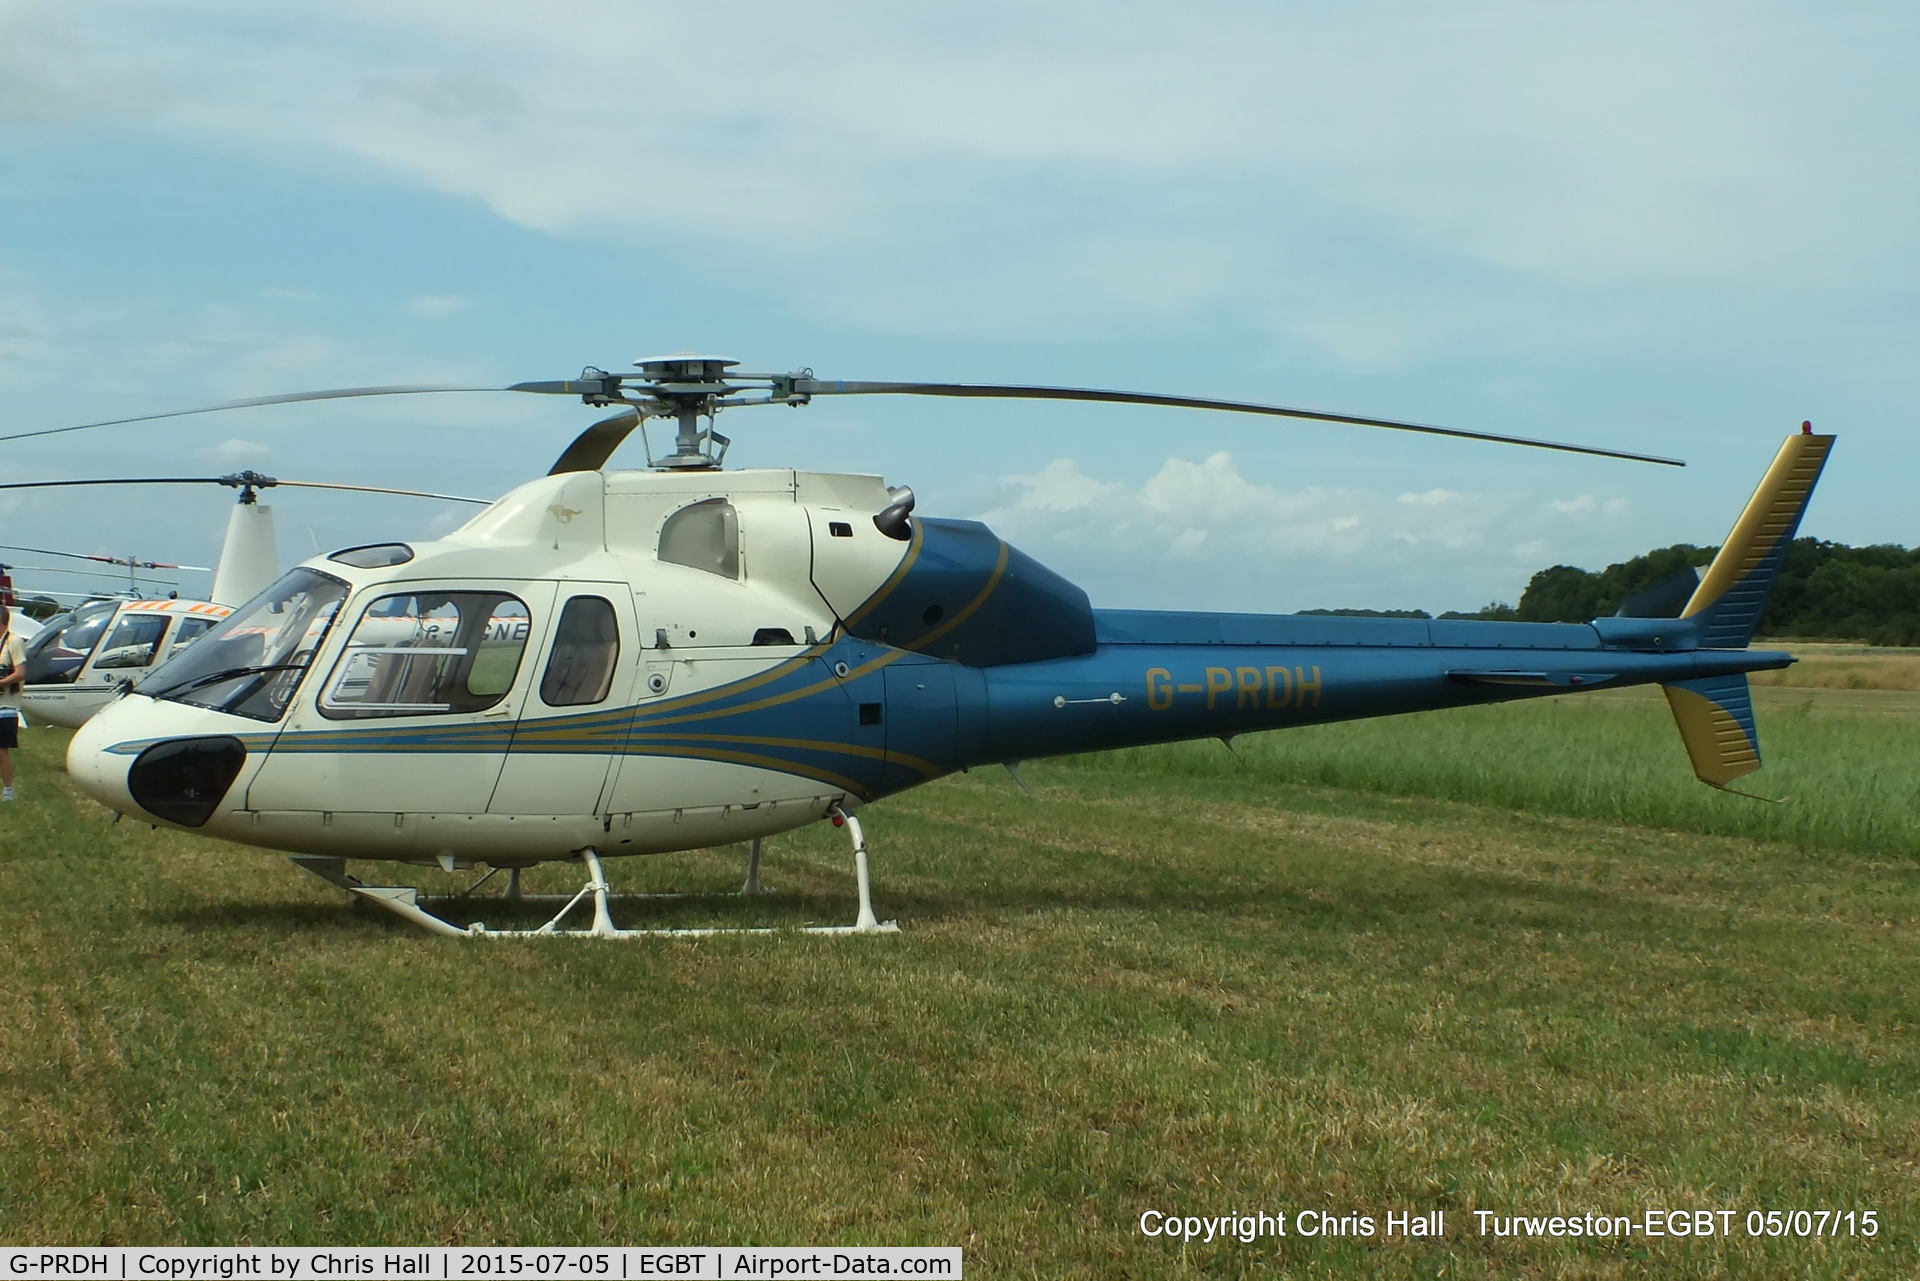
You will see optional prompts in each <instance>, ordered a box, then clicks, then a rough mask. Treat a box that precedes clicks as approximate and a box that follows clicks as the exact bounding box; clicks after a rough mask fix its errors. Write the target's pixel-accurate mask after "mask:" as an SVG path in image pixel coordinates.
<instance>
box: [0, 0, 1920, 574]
mask: <svg viewBox="0 0 1920 1281" xmlns="http://www.w3.org/2000/svg"><path fill="white" fill-rule="evenodd" d="M1917 58H1920V10H1915V9H1914V8H1913V7H1912V6H1896V5H1877V4H1871V3H1863V4H1857V5H1850V6H1846V7H1844V8H1836V7H1833V6H1814V5H1804V4H1801V5H1793V4H1770V3H1765V2H1760V3H1742V4H1714V3H1703V4H1696V5H1687V6H1674V5H1667V4H1639V3H1620V2H1611V3H1605V4H1581V3H1564V4H1558V5H1552V6H1542V5H1538V4H1532V3H1459V4H1448V5H1438V4H1431V3H1394V2H1388V0H1383V2H1380V3H1367V2H1364V0H1363V2H1360V3H1355V4H1349V5H1339V6H1328V5H1315V4H1293V3H1247V4H1236V3H1208V2H1206V0H1200V2H1198V3H1188V4H1182V5H1177V6H1176V5H1167V4H1161V5H1148V4H1136V3H1128V2H1127V0H1102V2H1101V3H1082V2H1079V0H1057V2H1052V3H1047V2H1040V0H1030V2H1029V0H976V2H975V3H970V4H965V5H955V4H941V3H925V4H913V5H902V4H898V3H871V4H868V3H842V4H824V5H807V6H799V5H792V4H773V3H744V2H743V3H727V2H724V0H723V2H714V0H708V2H706V3H699V4H692V3H644V2H639V0H620V2H618V3H614V2H611V0H604V2H603V0H555V2H551V3H547V4H543V5H537V6H535V5H527V4H524V3H514V4H506V3H492V2H488V0H461V2H460V3H451V2H450V0H448V2H443V0H415V2H414V3H409V4H401V5H396V4H392V3H379V4H375V3H369V2H366V0H327V2H326V3H324V4H321V3H302V2H299V0H294V2H290V3H281V4H276V5H272V6H262V5H258V4H253V3H241V2H240V0H175V2H173V3H154V2H153V0H48V2H45V3H42V2H39V0H0V434H6V433H9V432H13V431H30V430H34V429H37V428H42V427H53V426H61V425H65V424H68V423H77V422H86V421H90V420H95V419H101V418H108V417H115V416H120V415H123V414H135V413H143V412H155V411H159V410H166V409H175V408H183V407H186V406H190V405H196V404H202V403H208V402H213V401H219V400H224V399H228V398H237V397H246V396H258V395H270V394H274V393H279V392H287V391H302V390H308V389H313V388H323V387H338V386H364V385H373V384H388V383H441V382H447V383H461V384H466V385H487V386H493V385H501V384H504V383H508V382H514V381H520V380H523V379H557V378H567V377H570V376H573V375H574V374H577V373H578V371H579V370H580V368H581V367H582V366H585V365H589V364H591V365H597V366H600V367H603V368H607V369H620V368H623V367H626V366H627V365H628V364H629V363H630V362H632V361H634V360H637V359H640V358H642V357H645V356H651V355H657V354H662V353H666V352H674V351H687V350H692V351H701V352H709V353H714V354H720V355H725V356H728V357H732V358H735V359H738V360H740V361H741V362H742V366H743V367H744V368H747V369H755V370H792V369H800V368H811V369H813V370H814V371H815V372H816V373H817V374H818V375H819V376H821V377H823V378H853V379H892V380H944V381H974V382H1029V383H1031V382H1046V383H1055V384H1065V385H1070V386H1101V387H1119V388H1127V389H1132V390H1144V391H1155V392H1168V393H1175V394H1188V395H1201V396H1218V397H1226V398H1233V399H1241V400H1253V401H1265V402H1274V403H1280V404H1287V405H1297V406H1309V407H1314V408H1322V409H1333V410H1338V411H1344V412H1349V413H1357V414H1364V415H1373V416H1381V417H1392V418H1403V419H1411V420H1415V421H1420V422H1430V423H1440V424H1445V425H1449V426H1457V427H1463V428H1470V429H1477V430H1485V431H1492V432H1501V433H1509V434H1517V435H1527V436H1536V437H1544V438H1548V439H1554V440H1567V441H1578V442H1583V443H1589V444H1596V445H1602V446H1606V447H1611V448H1619V449H1627V450H1633V451H1639V452H1646V453H1654V454H1661V455H1674V456H1679V457H1682V458H1685V459H1686V460H1687V462H1688V464H1689V466H1687V467H1686V468H1685V469H1684V470H1682V469H1673V468H1661V467H1652V466H1647V465H1643V464H1635V463H1629V462H1619V461H1610V460H1601V459H1589V458H1582V457H1577V456H1573V455H1568V454H1558V453H1547V452H1541V451H1532V450H1523V449H1516V448H1512V447H1503V446H1498V445H1492V444H1482V443H1468V442H1459V441H1444V440H1434V439H1429V438H1424V437H1411V436H1406V435H1401V434H1396V433H1387V432H1380V431H1369V430H1366V429H1363V428H1358V427H1334V426H1326V425H1317V424H1309V423H1294V422H1288V421H1285V420H1277V419H1269V418H1245V419H1241V418H1238V417H1234V416H1229V415H1221V414H1210V413H1195V412H1190V411H1179V410H1171V409H1146V408H1136V407H1118V406H1092V405H1067V404H1036V403H1029V402H977V401H969V402H943V401H934V400H924V401H923V400H914V399H909V398H886V399H878V398H861V399H859V400H849V401H843V402H831V401H824V400H823V401H820V402H817V403H815V404H814V405H812V406H809V407H807V408H805V409H801V410H786V409H782V410H777V411H776V410H772V409H762V410H757V411H756V410H736V411H732V412H730V413H728V414H725V415H723V416H722V419H721V423H720V429H721V430H722V431H723V432H725V433H727V434H728V435H730V436H731V437H732V438H733V440H734V442H735V444H734V446H733V451H732V453H731V455H730V456H729V463H730V464H733V465H742V466H780V467H788V466H791V467H802V468H808V469H814V470H840V471H858V472H877V473H880V474H883V475H884V476H885V477H886V478H887V480H888V481H889V483H893V484H902V483H904V484H910V485H912V486H913V488H914V490H915V492H916V494H917V495H918V496H919V510H920V512H921V513H923V514H927V515H941V516H954V517H969V518H978V519H983V520H986V521H987V522H988V523H989V524H991V525H992V526H993V527H994V528H995V529H996V530H997V531H998V532H999V533H1000V534H1001V535H1002V536H1003V537H1005V538H1007V539H1008V540H1009V541H1011V542H1013V543H1014V544H1015V545H1017V546H1019V547H1021V548H1022V549H1023V550H1025V551H1027V552H1028V553H1030V554H1032V555H1034V556H1036V557H1038V558H1039V559H1041V560H1042V561H1044V562H1046V563H1047V564H1049V565H1050V566H1052V567H1053V568H1055V569H1057V570H1058V571H1060V572H1061V573H1063V574H1065V575H1067V576H1068V577H1069V578H1071V579H1073V580H1074V581H1076V582H1078V583H1080V584H1081V585H1082V586H1083V587H1085V588H1086V589H1087V590H1088V592H1089V593H1090V594H1091V595H1092V597H1093V599H1094V601H1095V603H1096V604H1098V605H1110V606H1123V607H1133V608H1172V609H1232V610H1255V611H1279V610H1292V609H1303V608H1332V607H1368V608H1425V609H1428V610H1432V611H1435V612H1437V611H1440V610H1443V609H1472V608H1475V607H1478V606H1480V605H1482V604H1485V603H1487V602H1489V601H1492V600H1495V599H1500V600H1507V601H1513V600H1516V599H1517V598H1518V597H1519V594H1520V592H1521V590H1522V588H1523V587H1524V586H1525V584H1526V581H1527V578H1528V576H1529V575H1530V574H1531V573H1532V572H1533V571H1534V570H1537V569H1539V568H1542V567H1544V566H1546V565H1550V564H1555V563H1569V564H1576V565H1581V566H1584V567H1587V568H1590V569H1599V568H1601V567H1603V566H1605V565H1606V564H1608V563H1610V562H1613V561H1618V560H1623V559H1625V558H1627V557H1629V556H1632V555H1634V554H1636V553H1639V552H1642V551H1645V550H1648V549H1650V548H1653V547H1658V546H1664V545H1666V544H1669V543H1673V542H1680V541H1685V542H1693V543H1714V542H1718V541H1720V540H1721V539H1722V538H1723V537H1724V536H1725V533H1726V531H1727V529H1728V528H1729V527H1730V525H1731V524H1732V522H1733V519H1734V517H1735V516H1736V515H1737V514H1738V512H1739V510H1740V507H1741V505H1742V504H1743V503H1744V501H1745V499H1746V496H1747V495H1748V493H1750V492H1751V490H1752V488H1753V486H1754V484H1755V483H1756V482H1757V480H1758V478H1759V476H1760V474H1761V473H1762V472H1763V471H1764V469H1765V466H1766V463H1767V462H1768V460H1769V459H1770V457H1771V455H1772V453H1773V450H1774V449H1775V448H1776V447H1777V444H1778V441H1779V439H1780V438H1781V437H1782V436H1783V435H1784V434H1785V433H1787V432H1788V431H1791V430H1794V429H1796V428H1797V426H1798V424H1799V423H1800V422H1801V421H1802V420H1803V419H1811V420H1812V421H1813V422H1814V424H1815V426H1816V428H1817V429H1820V430H1823V431H1827V430H1830V431H1834V432H1837V433H1838V434H1839V437H1840V440H1839V444H1838V447H1837V448H1836V450H1835V453H1834V456H1833V459H1832V462H1831V463H1830V464H1829V466H1828V470H1827V475H1826V478H1825V479H1824V480H1823V482H1822V485H1821V490H1820V492H1819V493H1818V494H1817V495H1816V497H1815V499H1814V502H1813V505H1812V508H1811V510H1810V511H1809V514H1808V516H1807V520H1806V523H1805V525H1804V527H1803V531H1802V532H1803V533H1807V534H1812V535H1817V536H1819V537H1823V538H1831V539H1837V540H1841V541H1846V542H1851V543H1869V542H1895V543H1901V544H1905V545H1914V544H1916V543H1920V530H1916V529H1915V525H1916V518H1915V516H1914V510H1915V504H1914V503H1913V501H1912V499H1911V497H1910V495H1911V492H1912V490H1913V488H1914V482H1915V480H1916V478H1920V477H1917V473H1920V466H1917V465H1920V438H1917V437H1916V434H1915V432H1914V431H1913V429H1912V426H1911V424H1910V421H1909V416H1910V415H1909V409H1910V406H1911V404H1912V400H1913V391H1912V386H1913V381H1914V380H1913V377H1912V366H1913V362H1914V357H1913V354H1912V353H1913V352H1914V351H1915V350H1916V349H1920V344H1916V339H1920V297H1917V290H1916V286H1917V285H1920V241H1917V240H1916V237H1915V235H1914V231H1913V229H1914V228H1915V227H1916V226H1920V160H1916V148H1915V147H1914V145H1913V143H1914V139H1915V138H1916V136H1917V135H1920V130H1917V128H1916V126H1920V80H1917V79H1916V78H1915V77H1914V76H1913V75H1912V74H1911V68H1912V66H1913V65H1914V63H1915V62H1916V60H1917ZM598 416H599V415H598V414H597V413H596V411H593V410H591V409H587V408H585V407H583V406H581V405H579V404H577V403H575V402H571V401H568V400H564V399H560V398H545V397H528V396H513V395H498V394H496V395H457V396H442V397H404V398H396V399H392V400H385V401H372V400H361V401H348V402H337V401H336V402H330V403H321V404H307V405H297V406H286V407H277V408H263V409H253V410H244V411H236V412H230V413H223V414H213V415H207V416H201V417H194V418H181V419H172V420H168V421H165V422H160V423H152V424H143V425H137V426H125V427H112V428H104V429H100V430H97V431H92V432H82V433H73V434H68V435H61V436H53V437H47V438H43V439H41V440H34V441H16V442H9V443H3V444H0V480H8V481H11V480H23V481H24V480H41V479H58V478H76V477H90V476H141V475H146V476H152V475H192V474H207V475H213V474H217V473H221V472H225V471H232V470H235V469H238V468H241V467H253V468H258V469H261V470H264V471H267V472H270V473H272V474H274V475H278V476H283V477H289V478H296V479H303V480H322V481H339V482H346V483H359V484H375V485H392V486H401V487H408V488H420V489H430V490H438V491H443V492H453V493H463V494H470V495H473V496H476V497H481V498H492V497H495V496H497V495H498V494H500V493H502V492H504V491H505V490H507V489H509V488H511V487H512V486H513V485H515V484H518V483H520V482H521V481H524V480H527V479H530V478H532V477H534V476H537V475H539V474H542V473H544V472H545V471H546V469H547V468H548V467H549V466H550V465H551V464H552V461H553V459H554V458H555V457H557V456H558V454H559V453H560V451H561V450H562V449H563V448H564V447H565V445H566V443H567V441H568V440H569V439H571V437H572V436H573V435H574V434H575V433H576V432H578V431H579V430H581V429H582V428H584V427H585V426H586V425H587V424H588V423H590V422H591V421H593V419H594V418H595V417H598ZM643 464H644V458H643V456H642V455H641V454H640V452H639V450H638V449H637V448H635V447H634V446H633V445H631V444H630V445H629V446H628V447H627V448H626V449H625V450H624V451H623V452H622V453H621V454H620V455H619V456H618V457H617V459H616V465H631V466H641V465H643ZM231 500H232V496H231V492H230V491H226V490H221V489H217V488H214V487H197V488H181V489H173V490H164V491H162V490H147V489H142V490H137V491H129V490H74V491H63V492H60V493H58V494H47V493H44V492H43V493H37V494H25V495H22V494H19V493H15V494H13V495H11V496H9V495H6V494H4V493H0V543H7V544H25V545H29V546H35V547H45V548H56V549H62V550H71V551H77V552H106V553H113V554H121V555H126V554H134V555H138V556H141V557H144V558H152V559H163V560H174V561H182V562H186V563H191V564H198V565H211V564H213V558H214V557H216V556H217V555H218V551H219V543H220V538H221V535H222V532H223V530H224V528H225V523H226V516H227V509H228V506H229V504H230V503H231ZM271 502H272V504H273V506H274V508H275V511H276V515H277V519H278V523H279V538H280V545H281V554H282V559H283V560H284V561H286V562H287V563H292V562H293V561H294V560H296V559H298V558H300V557H304V556H307V555H311V554H313V553H314V551H315V550H316V549H332V548H334V547H338V546H342V545H347V544H351V543H364V542H370V541H379V540H382V539H388V538H424V537H431V536H434V535H436V534H439V533H444V532H446V531H447V530H449V529H451V528H452V527H454V526H455V525H457V524H458V523H459V522H460V520H462V519H464V518H465V517H464V512H463V511H462V510H461V509H458V508H452V507H449V506H448V505H444V504H435V503H432V502H428V501H425V500H419V499H406V498H385V497H349V496H340V495H331V494H329V495H319V494H315V493H312V492H306V493H302V492H297V491H290V490H280V491H278V492H277V493H275V494H274V495H273V496H272V498H271ZM0 559H7V560H10V561H18V562H20V563H24V564H48V563H50V562H49V561H47V560H46V559H44V558H38V559H36V558H34V557H31V556H28V555H26V554H24V553H6V552H0ZM16 576H17V578H18V579H19V580H20V582H21V583H22V584H23V585H28V584H32V583H40V584H42V585H46V584H51V583H53V582H55V581H56V580H54V579H53V578H52V577H50V576H49V575H47V574H45V573H41V572H32V573H29V572H25V571H22V572H20V573H19V574H17V575H16ZM175 577H177V578H178V579H179V580H180V581H181V582H182V585H183V590H184V591H185V592H186V593H187V594H192V593H193V592H194V591H196V590H197V591H204V590H205V588H206V587H207V586H208V585H210V579H209V577H208V576H206V575H198V574H194V573H182V574H180V575H176V576H175ZM61 585H62V586H65V587H68V588H72V587H75V586H77V585H79V580H62V581H61Z"/></svg>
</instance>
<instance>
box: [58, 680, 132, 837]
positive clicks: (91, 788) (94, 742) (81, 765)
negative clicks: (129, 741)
mask: <svg viewBox="0 0 1920 1281" xmlns="http://www.w3.org/2000/svg"><path fill="white" fill-rule="evenodd" d="M116 710H117V705H116V706H113V707H104V708H102V709H101V710H100V712H99V714H98V715H96V716H93V717H91V718H89V719H88V721H87V723H86V724H84V725H82V726H81V727H80V728H79V729H77V730H75V731H74V734H73V741H72V742H70V743H68V744H67V773H68V774H69V775H70V776H72V778H73V781H74V785H75V786H77V787H78V788H79V789H80V790H81V791H83V792H85V793H86V794H87V795H88V796H91V797H92V798H93V799H94V800H96V801H99V802H100V803H101V804H102V805H104V806H106V807H107V808H108V809H110V810H116V811H118V812H120V813H123V814H124V813H126V812H127V811H128V810H133V809H138V806H136V805H135V804H134V802H133V793H132V792H130V791H128V790H127V768H128V766H130V765H132V764H133V760H134V758H133V757H132V756H131V755H123V754H119V753H115V752H112V751H109V750H108V749H109V748H111V747H112V746H113V745H114V744H115V743H116V742H118V741H120V740H121V739H122V738H123V737H124V736H123V735H121V734H119V733H117V732H116V731H115V727H114V722H115V721H117V720H119V719H121V718H120V717H118V716H115V715H114V713H115V711H116Z"/></svg>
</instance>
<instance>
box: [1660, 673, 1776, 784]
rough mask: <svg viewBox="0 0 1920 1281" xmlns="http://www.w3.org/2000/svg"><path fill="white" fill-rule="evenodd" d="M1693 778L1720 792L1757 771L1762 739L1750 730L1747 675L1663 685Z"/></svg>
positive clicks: (1750, 701) (1739, 674)
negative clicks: (1690, 763) (1690, 764)
mask: <svg viewBox="0 0 1920 1281" xmlns="http://www.w3.org/2000/svg"><path fill="white" fill-rule="evenodd" d="M1660 688H1661V689H1663V690H1665V691H1666V695H1667V706H1668V707H1671V708H1672V709H1673V720H1674V723H1675V724H1676V725H1678V726H1679V727H1680V738H1681V741H1683V742H1684V743H1686V745H1687V757H1688V759H1689V760H1691V761H1692V762H1693V773H1694V777H1696V778H1698V779H1699V780H1700V781H1701V782H1702V783H1709V784H1711V785H1712V786H1714V787H1720V788H1724V787H1725V786H1726V785H1727V784H1729V783H1731V782H1733V780H1735V779H1736V778H1742V777H1745V776H1746V775H1748V774H1751V773H1753V772H1754V771H1755V770H1757V769H1759V768H1760V734H1759V731H1757V730H1756V729H1754V726H1753V695H1752V693H1751V692H1750V691H1749V690H1748V688H1747V674H1746V673H1745V672H1735V673H1734V674H1733V675H1731V676H1708V677H1704V678H1702V679H1700V680H1693V681H1675V682H1674V683H1673V684H1671V685H1662V686H1661V687H1660Z"/></svg>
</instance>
